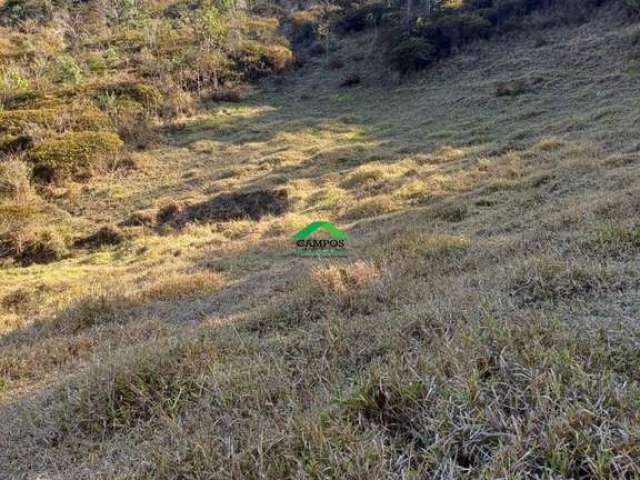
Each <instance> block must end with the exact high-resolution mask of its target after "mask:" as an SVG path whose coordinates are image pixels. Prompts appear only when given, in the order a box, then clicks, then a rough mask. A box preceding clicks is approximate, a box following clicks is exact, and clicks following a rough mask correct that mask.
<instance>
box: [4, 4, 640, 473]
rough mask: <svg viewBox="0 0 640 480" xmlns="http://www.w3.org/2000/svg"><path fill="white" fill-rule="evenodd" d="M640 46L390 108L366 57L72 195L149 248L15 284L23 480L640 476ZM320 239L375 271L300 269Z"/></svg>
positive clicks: (544, 49)
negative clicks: (222, 198)
mask: <svg viewBox="0 0 640 480" xmlns="http://www.w3.org/2000/svg"><path fill="white" fill-rule="evenodd" d="M639 38H640V30H639V28H638V25H637V24H636V25H628V24H624V23H622V22H621V21H620V19H619V18H618V17H617V16H616V14H615V12H613V11H608V10H604V11H601V12H599V15H598V16H596V17H594V18H593V19H592V20H591V21H590V22H588V23H585V24H583V25H580V26H571V27H568V26H564V27H554V28H551V29H547V30H544V31H543V34H537V35H535V36H532V35H529V34H527V33H526V32H523V33H520V34H514V35H512V36H505V37H501V38H498V39H495V40H492V41H490V42H480V43H476V44H473V45H471V46H469V47H468V48H466V49H465V50H464V51H463V52H461V53H460V54H459V55H457V56H456V57H453V58H451V59H449V60H447V61H445V62H442V63H440V64H438V65H436V66H435V67H434V68H433V69H431V70H429V71H428V72H427V73H425V74H424V75H421V76H419V77H417V78H412V79H410V80H407V81H404V82H401V83H394V82H392V81H391V80H389V81H388V82H387V83H386V84H383V85H381V83H380V79H379V78H375V79H374V78H373V77H374V75H368V74H367V62H368V61H369V60H368V58H367V54H371V53H372V52H371V48H370V44H371V37H370V36H369V34H362V35H359V36H356V37H354V38H351V39H349V40H348V41H345V42H344V43H343V47H342V49H341V50H339V52H338V54H339V55H340V56H341V57H342V59H343V61H344V62H345V64H346V65H347V67H346V69H345V70H344V73H343V71H339V72H338V73H336V72H335V70H329V69H328V68H327V67H326V66H325V62H326V60H325V59H324V58H323V57H317V58H315V59H312V60H309V61H308V62H307V63H306V64H305V65H304V66H303V67H302V68H301V69H300V70H298V71H297V72H296V73H294V74H292V75H291V76H287V77H284V78H283V79H281V81H278V82H271V83H267V84H266V85H265V87H264V89H263V90H262V91H260V92H259V93H257V94H255V95H253V96H251V97H250V98H249V99H247V100H246V101H244V102H241V103H229V104H224V105H223V106H220V107H219V108H216V109H214V110H212V111H211V112H209V113H207V114H201V115H199V116H196V117H193V118H190V119H188V120H186V121H184V122H181V123H180V124H176V125H174V126H173V127H171V128H168V129H167V131H166V132H165V135H166V137H167V138H168V139H169V141H170V145H168V146H163V147H159V148H157V149H155V150H152V151H150V152H148V153H147V154H145V160H144V163H143V164H142V165H141V166H140V167H139V168H138V169H137V170H134V171H132V172H130V173H128V174H127V175H123V174H122V172H120V171H114V172H112V173H109V174H107V175H105V176H100V177H99V178H97V177H94V178H92V179H89V180H88V181H87V182H86V183H85V184H83V185H82V186H81V187H79V188H78V189H77V191H73V192H65V194H64V195H60V196H59V197H58V198H57V200H56V202H57V207H58V208H59V209H60V210H61V211H66V212H69V215H70V216H77V217H78V218H81V220H78V221H81V222H84V224H85V225H86V232H87V235H88V234H90V233H92V232H94V231H96V230H97V229H98V228H99V227H101V226H103V225H106V224H121V225H123V226H121V227H120V229H119V230H118V235H121V236H122V238H118V239H117V240H114V241H107V242H99V241H98V242H96V243H98V244H100V243H107V245H102V246H99V245H98V246H95V245H93V243H92V241H88V242H80V243H79V245H80V247H79V250H78V251H77V252H76V253H75V254H74V255H73V256H70V257H68V258H66V259H63V260H61V261H59V262H54V263H50V264H48V265H32V266H29V267H20V266H15V267H10V268H5V269H3V270H1V271H0V303H1V308H2V310H1V312H2V313H1V314H0V329H1V332H2V337H0V399H1V402H2V404H1V406H0V478H8V479H9V478H11V479H13V478H30V479H36V478H47V479H48V478H52V479H53V478H74V479H79V478H92V479H96V478H149V479H151V478H153V479H158V478H194V479H205V478H273V479H280V478H354V479H356V478H367V479H374V478H380V479H383V478H635V476H638V475H640V450H639V447H638V445H640V421H639V419H638V413H637V405H638V399H640V385H639V384H638V381H639V380H640V371H639V370H638V368H639V367H638V365H639V364H638V360H640V355H639V353H638V351H639V350H638V344H639V339H640V337H639V336H638V331H637V319H638V317H639V315H640V289H639V286H640V272H639V271H638V254H639V253H640V168H639V165H640V140H639V139H638V137H637V132H638V130H639V128H640V96H639V95H638V91H639V88H640V75H639V74H638V65H639V62H640V57H638V54H637V52H638V48H640V47H639V42H640V41H639ZM634 52H636V53H634ZM354 69H355V70H358V71H360V73H361V76H362V79H363V80H362V83H361V84H360V85H356V86H353V87H351V88H341V87H340V86H339V85H340V83H341V82H342V80H343V78H342V77H343V76H344V75H348V74H349V72H350V71H351V70H354ZM282 189H285V190H286V192H287V201H288V206H287V207H286V208H284V207H283V208H277V209H272V210H265V212H266V213H265V214H264V215H262V214H261V215H257V216H256V218H255V219H243V218H239V219H231V220H229V219H228V218H223V219H221V218H220V217H216V212H215V211H213V212H212V215H211V217H207V214H206V213H207V212H208V211H209V210H207V209H206V208H203V207H202V206H203V205H205V206H206V205H211V204H212V203H211V201H212V199H214V198H216V197H217V196H219V195H220V194H229V193H237V192H252V191H262V192H267V193H265V195H268V192H274V191H278V190H282ZM213 205H217V203H215V202H213ZM194 206H196V207H197V208H194ZM176 212H179V215H182V216H180V217H179V218H182V219H185V220H184V221H181V222H179V223H172V222H166V221H164V220H165V219H166V218H169V217H171V218H173V217H172V216H173V215H177V214H176ZM190 212H191V216H190ZM192 212H198V213H197V215H196V214H193V213H192ZM167 215H169V217H167ZM316 220H330V221H332V222H334V223H335V224H336V225H337V226H338V227H340V228H343V229H345V230H347V231H348V232H349V235H350V240H349V244H348V247H349V251H350V254H349V256H348V257H347V258H306V257H305V258H301V257H298V256H295V255H293V254H292V252H291V250H292V249H293V247H294V244H293V241H292V240H291V238H290V237H291V235H292V234H294V233H295V232H296V231H297V230H299V229H300V228H302V227H304V226H305V225H307V224H308V223H310V222H312V221H316ZM107 233H108V232H107ZM106 237H108V238H112V237H110V236H109V235H106ZM109 243H112V244H115V245H109Z"/></svg>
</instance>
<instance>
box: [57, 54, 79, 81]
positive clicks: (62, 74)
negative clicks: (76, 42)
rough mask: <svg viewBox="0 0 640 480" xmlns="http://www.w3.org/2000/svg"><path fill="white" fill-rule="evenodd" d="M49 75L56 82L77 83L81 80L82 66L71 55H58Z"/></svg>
mask: <svg viewBox="0 0 640 480" xmlns="http://www.w3.org/2000/svg"><path fill="white" fill-rule="evenodd" d="M51 77H52V79H53V81H54V82H58V83H79V82H80V80H82V68H80V65H78V62H77V61H76V59H75V58H73V56H71V55H68V54H65V55H61V56H59V57H58V58H57V59H56V60H55V62H54V64H53V67H52V69H51Z"/></svg>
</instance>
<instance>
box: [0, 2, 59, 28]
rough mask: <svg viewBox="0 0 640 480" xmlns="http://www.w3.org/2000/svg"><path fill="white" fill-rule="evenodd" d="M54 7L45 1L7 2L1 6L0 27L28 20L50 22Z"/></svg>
mask: <svg viewBox="0 0 640 480" xmlns="http://www.w3.org/2000/svg"><path fill="white" fill-rule="evenodd" d="M54 8H55V7H54V6H53V4H52V3H51V2H48V1H45V0H7V1H6V2H4V5H2V6H0V25H17V24H19V23H21V22H24V21H26V20H36V21H39V22H43V21H47V20H50V19H51V17H52V15H53V11H54Z"/></svg>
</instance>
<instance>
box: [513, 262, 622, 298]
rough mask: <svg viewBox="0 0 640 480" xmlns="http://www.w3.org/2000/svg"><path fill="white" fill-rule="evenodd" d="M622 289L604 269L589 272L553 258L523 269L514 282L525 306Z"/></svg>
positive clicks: (515, 293)
mask: <svg viewBox="0 0 640 480" xmlns="http://www.w3.org/2000/svg"><path fill="white" fill-rule="evenodd" d="M616 287H619V285H616V282H615V281H614V279H613V278H612V277H611V274H609V273H608V272H607V271H606V270H604V269H601V268H600V269H598V268H585V267H583V266H580V265H575V264H572V263H568V262H562V261H559V260H556V259H552V258H546V257H543V258H539V259H536V260H533V261H532V262H530V263H528V264H527V265H525V266H523V267H522V269H521V271H520V273H519V274H517V275H516V278H515V279H514V280H513V281H512V285H511V295H512V296H513V297H514V298H515V299H516V300H517V301H518V303H520V304H522V305H531V304H538V303H544V302H563V301H565V302H566V301H569V300H572V299H574V298H583V297H585V296H588V295H595V294H597V293H599V292H602V291H605V290H611V289H615V288H616Z"/></svg>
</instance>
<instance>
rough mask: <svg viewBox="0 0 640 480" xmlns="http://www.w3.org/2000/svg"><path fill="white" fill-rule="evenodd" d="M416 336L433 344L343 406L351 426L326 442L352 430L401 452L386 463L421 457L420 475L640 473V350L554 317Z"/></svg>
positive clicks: (372, 377) (462, 325) (390, 360)
mask: <svg viewBox="0 0 640 480" xmlns="http://www.w3.org/2000/svg"><path fill="white" fill-rule="evenodd" d="M410 325H411V329H410V330H407V332H411V334H412V335H413V336H414V338H415V339H418V338H420V339H421V340H422V341H421V342H417V343H415V344H414V345H415V348H416V351H415V352H409V351H407V352H406V353H404V354H399V353H398V354H392V355H389V356H387V357H385V358H384V359H382V360H381V361H380V362H373V364H372V365H371V367H370V368H369V369H368V370H367V371H366V372H365V373H364V374H363V375H362V379H361V381H360V382H359V384H357V386H356V388H354V389H353V390H351V391H350V392H345V394H343V395H342V396H341V397H339V398H338V399H337V403H338V404H339V405H341V413H342V416H338V417H334V419H333V420H331V419H330V420H329V421H327V422H326V425H325V427H324V428H323V432H327V434H329V433H328V432H330V431H331V430H332V429H333V428H338V425H339V424H340V425H342V422H343V421H348V422H349V423H350V424H351V425H352V426H353V428H354V429H355V431H356V432H360V434H361V435H362V437H365V438H366V437H367V436H368V435H375V436H376V437H377V438H381V439H383V440H382V441H384V442H385V444H386V445H390V446H391V448H390V449H389V450H390V451H393V453H390V451H387V452H385V453H382V454H381V455H382V458H378V459H377V462H379V463H380V464H382V463H383V462H384V460H386V459H390V458H402V457H403V456H404V455H408V454H409V452H411V453H410V454H411V455H412V461H413V462H414V463H413V464H412V466H411V467H408V470H410V471H411V472H412V474H415V475H416V476H428V475H430V474H431V473H432V472H447V476H448V477H449V478H458V477H463V476H467V475H470V476H471V478H505V477H514V478H517V477H520V476H527V475H529V474H531V472H538V474H539V475H540V476H541V477H542V478H547V477H548V478H552V477H553V478H555V477H556V476H557V477H561V478H602V479H605V478H621V477H624V476H627V477H629V478H631V477H634V476H636V475H638V473H640V465H639V464H638V457H637V452H636V449H635V445H634V440H631V439H632V438H635V436H636V435H637V425H635V421H634V420H632V418H631V417H629V416H628V413H629V403H628V402H629V401H632V400H631V399H633V398H635V397H636V396H637V395H638V393H639V390H638V383H637V379H634V373H632V372H636V370H637V369H635V368H634V367H632V366H631V365H632V364H633V362H634V361H635V360H634V359H635V358H637V353H636V352H634V350H635V349H634V347H633V342H632V341H627V340H625V339H624V338H623V337H618V336H617V335H615V334H613V335H607V334H602V333H601V332H598V330H596V329H594V330H592V329H586V330H583V331H575V330H572V329H571V327H570V326H568V325H564V324H561V323H560V322H558V321H556V320H554V319H545V318H543V317H542V316H540V317H527V318H521V319H514V318H509V319H505V320H503V321H498V320H496V319H494V318H491V317H484V318H480V319H479V320H478V321H469V319H468V318H467V319H464V321H462V318H460V319H456V318H447V317H439V316H437V315H436V316H423V317H419V318H418V319H416V320H415V321H414V322H413V323H411V324H410ZM408 326H409V325H408ZM629 334H631V335H632V336H634V335H635V334H634V333H632V332H629ZM627 368H630V370H627ZM627 381H630V383H627ZM632 403H633V401H632ZM525 425H526V428H525ZM514 427H515V428H514ZM520 427H522V428H520ZM343 428H344V427H343ZM362 437H361V438H362ZM361 441H362V440H361ZM396 449H399V450H396ZM336 463H337V462H336V461H333V462H331V464H332V465H335V464H336ZM327 467H328V465H327ZM379 478H384V475H380V477H379Z"/></svg>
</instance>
